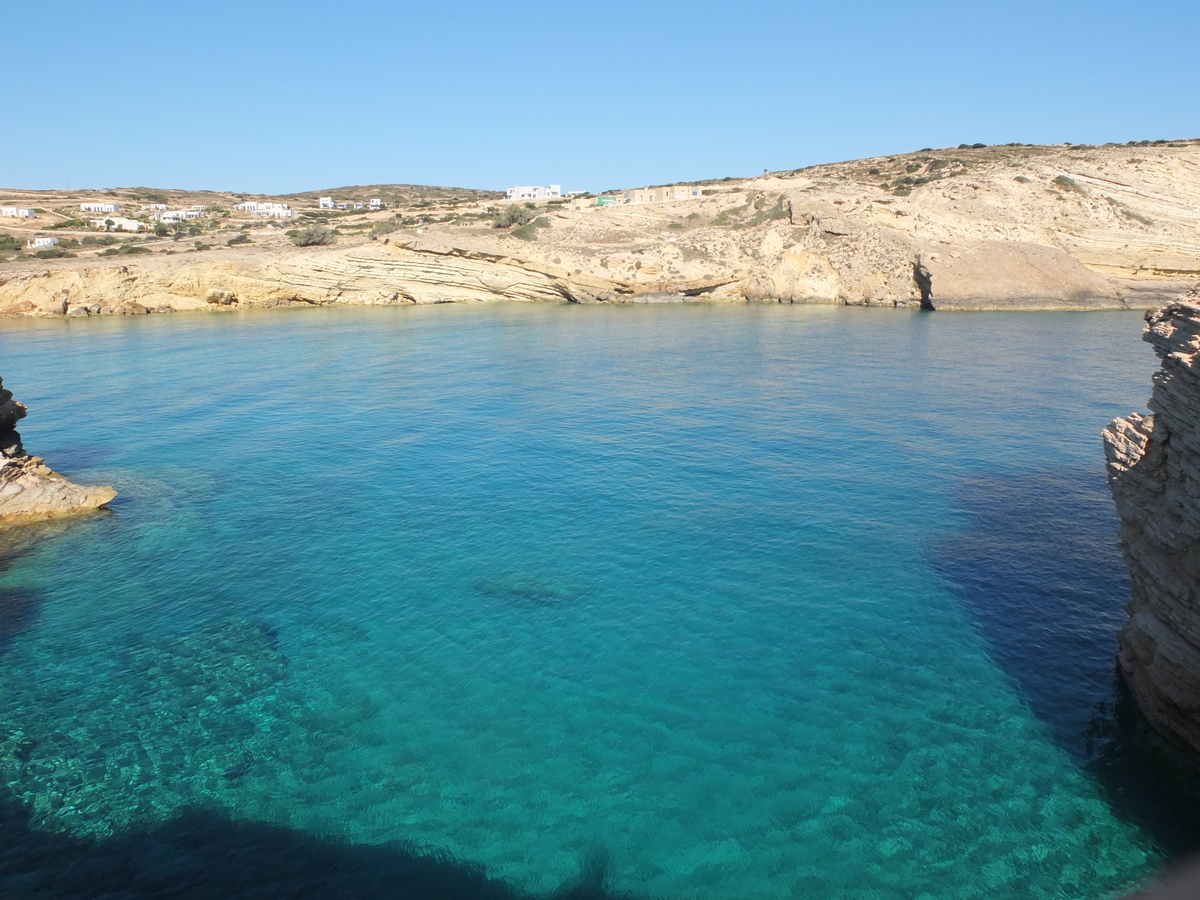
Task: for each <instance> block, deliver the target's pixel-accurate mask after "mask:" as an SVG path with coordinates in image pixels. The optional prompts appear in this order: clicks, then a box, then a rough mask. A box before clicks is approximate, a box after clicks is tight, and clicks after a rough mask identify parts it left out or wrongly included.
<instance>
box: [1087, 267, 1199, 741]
mask: <svg viewBox="0 0 1200 900" xmlns="http://www.w3.org/2000/svg"><path fill="white" fill-rule="evenodd" d="M1146 322H1147V325H1146V331H1145V337H1144V339H1145V340H1146V341H1148V342H1149V343H1150V344H1152V345H1153V346H1154V352H1155V353H1157V354H1158V356H1159V358H1160V359H1161V360H1162V368H1161V369H1160V370H1159V371H1158V372H1156V373H1155V375H1154V390H1153V393H1152V395H1151V397H1150V401H1149V403H1148V404H1147V405H1148V406H1149V408H1150V410H1151V415H1148V416H1143V415H1138V414H1133V415H1130V416H1128V417H1126V418H1123V419H1115V420H1113V422H1112V423H1110V424H1109V426H1108V427H1107V428H1106V429H1105V431H1104V435H1103V436H1104V452H1105V456H1106V458H1107V463H1108V485H1109V488H1110V490H1111V491H1112V495H1113V499H1114V500H1115V501H1116V506H1117V512H1118V513H1119V514H1120V516H1121V550H1122V554H1123V555H1124V557H1125V563H1126V565H1127V566H1128V567H1129V574H1130V576H1131V578H1132V582H1133V596H1132V599H1131V600H1130V603H1129V605H1128V607H1127V609H1128V612H1129V621H1128V623H1126V625H1125V627H1124V628H1123V629H1122V630H1121V633H1120V636H1119V639H1120V648H1121V649H1120V655H1119V657H1118V660H1119V663H1120V666H1121V671H1122V672H1123V673H1124V675H1125V679H1126V681H1127V682H1128V683H1129V686H1130V688H1131V689H1132V691H1133V693H1134V696H1135V698H1136V699H1137V702H1138V705H1139V706H1140V707H1141V709H1142V711H1143V712H1144V713H1145V714H1146V717H1147V718H1148V719H1149V720H1150V722H1151V724H1152V725H1153V726H1154V727H1155V728H1156V729H1157V730H1158V731H1159V732H1161V733H1162V734H1164V735H1165V736H1166V737H1168V738H1169V739H1171V740H1172V741H1173V742H1174V743H1176V744H1179V745H1181V746H1183V747H1185V748H1187V749H1189V750H1191V751H1192V752H1193V753H1196V754H1198V755H1200V289H1194V290H1192V291H1191V292H1189V293H1188V294H1185V295H1184V296H1183V297H1181V298H1180V299H1179V300H1178V301H1176V302H1174V303H1170V304H1168V305H1167V306H1165V307H1164V308H1162V309H1160V310H1158V311H1157V312H1152V313H1148V314H1147V315H1146Z"/></svg>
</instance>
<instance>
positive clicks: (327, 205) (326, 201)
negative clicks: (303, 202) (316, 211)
mask: <svg viewBox="0 0 1200 900" xmlns="http://www.w3.org/2000/svg"><path fill="white" fill-rule="evenodd" d="M321 209H333V198H332V197H322V198H321Z"/></svg>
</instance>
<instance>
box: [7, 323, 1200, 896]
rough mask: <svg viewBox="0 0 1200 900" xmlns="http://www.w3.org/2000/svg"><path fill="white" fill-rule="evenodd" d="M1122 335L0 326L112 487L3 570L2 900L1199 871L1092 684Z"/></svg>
mask: <svg viewBox="0 0 1200 900" xmlns="http://www.w3.org/2000/svg"><path fill="white" fill-rule="evenodd" d="M1141 325H1142V322H1141V319H1140V317H1139V316H1137V315H1136V314H1122V313H1092V314H1078V313H1075V314H1071V313H1064V314H1058V313H1031V314H1013V313H1006V314H960V315H948V314H941V313H939V314H934V315H920V314H915V313H912V312H909V311H895V312H892V311H880V310H848V309H823V308H802V307H776V306H764V307H744V306H738V307H733V306H715V305H694V306H693V305H684V306H666V307H619V308H607V307H603V308H598V307H575V306H544V305H488V306H483V307H446V306H441V307H435V308H405V309H351V310H299V311H286V312H283V311H276V312H270V313H261V314H254V313H240V314H230V315H212V316H201V315H194V316H182V315H181V316H170V317H168V316H162V317H158V316H155V317H145V318H138V319H97V320H84V321H79V320H71V321H46V322H42V321H31V322H20V321H18V322H8V323H5V324H4V325H3V326H2V330H0V374H2V375H3V377H4V379H5V386H6V387H9V388H11V389H12V390H14V391H15V392H16V394H17V396H18V399H21V400H23V401H24V402H26V403H27V404H28V405H29V407H30V409H31V413H30V417H29V419H28V420H26V423H24V424H25V427H23V428H22V434H23V436H24V438H25V443H26V446H27V447H28V448H29V449H30V450H31V451H32V452H35V453H39V454H43V455H45V456H46V457H47V458H48V459H49V461H50V462H51V464H52V465H54V466H55V467H56V468H57V469H59V470H60V471H64V472H66V473H68V474H70V475H72V476H73V477H75V478H77V479H78V480H83V481H91V482H103V483H110V484H112V485H114V486H115V487H116V488H117V489H118V490H119V491H120V492H121V497H120V499H119V500H118V501H117V502H116V503H115V504H114V505H113V511H112V513H111V514H109V515H105V516H100V517H98V518H94V519H90V520H88V521H85V522H80V523H75V524H73V525H70V526H66V527H62V526H55V527H51V528H43V529H34V530H30V531H26V532H24V533H23V536H22V538H21V543H20V544H19V545H18V544H16V543H15V541H16V540H17V539H16V538H15V537H14V536H13V535H9V536H8V537H7V538H0V540H5V541H7V542H8V544H9V546H8V548H7V554H6V555H0V790H6V791H7V794H6V796H5V797H4V799H5V800H6V802H7V805H6V806H5V807H4V809H5V810H7V813H6V815H7V818H5V819H0V826H2V827H4V828H6V829H7V830H8V831H9V833H10V835H11V836H16V835H18V834H19V837H20V844H19V846H20V848H21V850H20V853H19V854H16V853H14V852H9V853H8V854H7V855H6V856H5V857H3V860H4V861H3V865H2V866H0V895H5V894H6V891H7V892H9V893H14V892H15V895H16V896H21V892H22V891H28V892H29V893H30V895H33V893H34V892H35V889H40V890H43V891H48V892H49V893H47V894H46V895H47V896H53V895H56V894H57V895H63V894H65V893H69V892H70V891H75V890H78V891H79V892H80V895H81V896H91V895H95V894H98V893H103V892H104V891H105V890H107V891H112V892H114V893H115V892H117V891H118V890H123V889H127V890H132V891H135V893H136V892H137V891H152V890H154V889H158V888H161V887H162V886H163V885H166V886H167V888H166V889H169V890H171V891H174V892H178V893H185V892H186V891H185V890H184V889H185V888H187V887H188V886H189V885H190V886H192V887H194V888H195V889H196V890H197V891H201V890H202V889H201V887H196V886H197V885H201V884H202V883H206V882H204V879H205V878H228V879H232V880H231V881H230V882H229V884H235V885H241V886H242V888H241V889H245V890H247V891H249V888H246V885H247V884H256V885H257V887H255V888H254V890H253V891H250V894H254V895H258V896H267V895H268V894H270V893H272V892H277V893H278V894H279V895H281V896H342V895H345V896H351V895H352V896H371V895H375V892H378V891H385V890H393V891H394V890H397V887H396V885H397V884H398V883H403V884H407V885H410V886H411V885H416V884H421V885H423V887H422V888H421V889H420V890H419V891H418V890H416V889H415V888H413V890H414V891H415V892H414V893H413V894H412V896H447V897H452V896H453V897H460V896H471V897H476V896H479V897H483V896H489V897H490V896H517V895H518V894H519V895H522V896H524V895H535V896H548V895H550V894H551V893H553V892H555V891H559V890H563V891H565V890H573V891H574V892H575V893H574V894H571V896H600V895H602V894H603V893H605V892H607V893H609V894H614V895H615V894H622V893H628V894H632V895H635V896H642V897H655V898H668V897H671V898H675V897H680V898H683V897H686V898H748V897H753V898H764V900H768V898H776V897H781V898H783V897H810V898H825V897H830V898H835V897H845V898H851V897H854V898H874V900H892V898H896V900H900V898H905V900H910V898H923V900H932V898H947V900H949V898H956V900H957V898H966V897H988V898H1009V897H1011V898H1042V897H1045V898H1076V897H1078V898H1095V897H1103V896H1108V895H1112V894H1114V893H1117V892H1120V891H1121V890H1123V889H1125V888H1127V887H1128V886H1130V885H1131V884H1134V883H1137V882H1138V881H1139V880H1141V879H1143V878H1145V877H1146V876H1147V875H1148V874H1152V873H1154V872H1156V871H1158V869H1159V868H1160V867H1161V865H1162V864H1163V862H1164V860H1165V859H1167V858H1168V857H1170V856H1172V855H1174V854H1177V853H1181V852H1183V851H1185V850H1187V849H1189V848H1190V847H1193V846H1195V843H1196V842H1195V841H1194V840H1193V836H1192V831H1191V829H1192V828H1193V824H1192V823H1191V821H1190V820H1189V819H1188V817H1187V815H1186V812H1183V811H1179V810H1172V809H1168V808H1166V807H1168V806H1169V804H1166V805H1165V806H1164V805H1163V804H1160V803H1158V802H1157V800H1156V799H1155V794H1154V791H1155V790H1156V789H1158V790H1161V784H1158V783H1156V782H1155V780H1154V779H1147V778H1145V777H1144V775H1145V772H1144V767H1141V768H1139V765H1138V760H1139V759H1140V758H1141V757H1139V756H1138V751H1137V749H1136V747H1134V745H1135V744H1136V740H1135V739H1134V737H1131V736H1130V734H1128V733H1127V732H1129V730H1130V729H1131V728H1133V726H1132V725H1130V724H1129V722H1130V717H1129V716H1128V715H1127V714H1125V715H1122V713H1121V711H1120V710H1121V706H1122V702H1123V701H1122V697H1121V693H1120V689H1119V685H1118V684H1117V682H1116V680H1115V679H1114V675H1113V663H1112V656H1113V652H1114V649H1115V632H1116V630H1117V628H1118V627H1119V625H1120V622H1121V620H1122V613H1121V608H1122V606H1123V604H1124V602H1125V600H1126V594H1127V591H1128V584H1127V581H1126V579H1125V575H1124V571H1123V568H1122V566H1121V563H1120V560H1119V557H1118V555H1117V551H1116V549H1115V532H1116V523H1115V518H1114V516H1113V513H1112V511H1111V507H1110V503H1109V501H1108V499H1107V495H1106V492H1105V489H1104V484H1103V455H1102V451H1101V448H1100V443H1099V431H1100V429H1101V428H1102V427H1103V426H1104V424H1105V423H1106V422H1107V421H1108V420H1109V419H1111V418H1112V417H1113V416H1115V415H1121V414H1125V413H1128V412H1130V411H1132V410H1135V409H1140V408H1142V407H1143V406H1144V400H1145V397H1146V396H1147V395H1148V393H1149V375H1150V372H1151V371H1152V368H1153V363H1154V360H1153V355H1152V354H1151V353H1150V351H1149V348H1147V347H1146V346H1145V345H1144V344H1142V343H1141V342H1140V340H1139V335H1140V331H1141ZM1131 747H1134V749H1130V748H1131ZM5 785H7V788H5V787H4V786H5ZM81 838H82V839H87V842H80V841H79V840H78V839H81ZM14 839H15V838H14ZM248 848H249V849H248ZM235 850H236V852H235ZM18 855H19V856H20V858H19V859H18V858H16V857H17V856H18ZM235 858H236V859H237V860H241V862H238V863H236V864H235V863H234V862H231V860H234V859H235ZM62 860H71V861H72V866H71V867H67V868H69V871H67V870H66V869H64V866H63V865H62ZM114 860H119V862H114ZM215 860H224V862H220V863H216V862H214V861H215ZM318 861H319V862H318ZM255 873H257V874H255ZM256 878H257V879H259V880H258V881H257V882H256V881H255V879H256ZM239 879H240V880H239ZM422 879H425V880H424V881H422ZM97 885H101V886H103V890H101V889H100V888H98V887H97ZM388 885H390V887H388ZM430 885H435V886H438V885H440V887H436V889H435V888H434V887H430ZM156 886H157V887H156ZM208 889H212V886H211V885H209V888H208ZM231 890H233V888H230V887H229V885H226V886H225V888H223V889H222V891H219V892H218V893H220V892H224V893H226V894H228V893H229V891H231ZM89 892H91V893H89ZM201 895H203V896H207V894H203V893H202V892H201V893H197V894H196V896H201ZM248 895H249V894H248ZM405 896H407V895H405ZM564 896H565V894H564Z"/></svg>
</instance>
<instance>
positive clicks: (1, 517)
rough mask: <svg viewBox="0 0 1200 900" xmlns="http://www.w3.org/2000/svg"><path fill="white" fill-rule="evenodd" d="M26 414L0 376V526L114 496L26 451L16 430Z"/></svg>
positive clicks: (96, 504) (90, 506)
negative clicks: (69, 476) (73, 478)
mask: <svg viewBox="0 0 1200 900" xmlns="http://www.w3.org/2000/svg"><path fill="white" fill-rule="evenodd" d="M25 414H26V409H25V404H23V403H18V402H17V401H15V400H14V399H13V395H12V391H8V390H5V389H4V381H3V379H0V527H2V526H5V525H11V524H16V523H19V522H27V521H34V520H37V519H51V518H56V517H58V516H68V515H73V514H76V513H81V512H88V511H90V510H94V509H99V508H100V507H101V506H104V504H106V503H108V502H109V501H111V500H112V499H113V498H114V497H116V496H117V492H116V491H114V490H113V489H112V488H110V487H103V486H101V487H84V486H83V485H78V484H75V483H74V482H71V481H69V480H67V479H66V478H64V477H63V476H62V475H59V474H58V473H57V472H54V471H52V470H51V469H50V468H49V467H48V466H47V465H46V464H45V461H44V460H43V459H42V458H41V457H40V456H30V455H29V454H27V453H26V452H25V448H24V447H22V446H21V435H19V434H18V433H17V432H16V430H15V428H16V424H17V422H18V421H20V420H21V419H23V418H25Z"/></svg>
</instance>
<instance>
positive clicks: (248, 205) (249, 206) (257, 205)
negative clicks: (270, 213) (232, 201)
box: [234, 200, 291, 212]
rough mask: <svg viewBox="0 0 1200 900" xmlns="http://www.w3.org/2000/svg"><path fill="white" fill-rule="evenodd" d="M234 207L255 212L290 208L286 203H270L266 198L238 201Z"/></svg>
mask: <svg viewBox="0 0 1200 900" xmlns="http://www.w3.org/2000/svg"><path fill="white" fill-rule="evenodd" d="M234 209H237V210H241V211H242V212H256V211H258V210H262V209H291V207H290V206H288V205H287V204H286V203H271V202H269V201H266V200H248V201H247V202H245V203H239V204H238V205H237V206H235V207H234Z"/></svg>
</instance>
